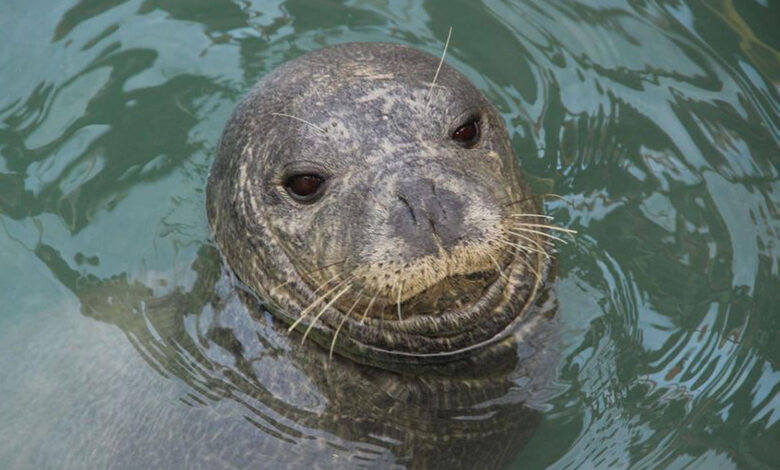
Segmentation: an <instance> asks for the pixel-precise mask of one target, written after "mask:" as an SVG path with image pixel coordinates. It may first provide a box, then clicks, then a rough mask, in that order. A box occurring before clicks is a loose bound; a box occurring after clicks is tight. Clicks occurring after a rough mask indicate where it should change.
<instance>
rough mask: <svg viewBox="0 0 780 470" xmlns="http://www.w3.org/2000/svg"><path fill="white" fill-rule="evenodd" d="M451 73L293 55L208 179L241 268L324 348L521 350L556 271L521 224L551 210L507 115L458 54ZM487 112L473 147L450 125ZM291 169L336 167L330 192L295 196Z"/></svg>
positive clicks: (384, 363)
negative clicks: (534, 193)
mask: <svg viewBox="0 0 780 470" xmlns="http://www.w3.org/2000/svg"><path fill="white" fill-rule="evenodd" d="M438 66H439V60H438V59H437V58H434V57H432V56H430V55H428V54H425V53H422V52H419V51H416V50H414V49H412V48H409V47H405V46H401V45H394V44H384V43H354V44H343V45H339V46H334V47H329V48H325V49H321V50H318V51H315V52H312V53H309V54H306V55H304V56H302V57H299V58H298V59H295V60H293V61H290V62H288V63H286V64H285V65H283V66H282V67H280V68H278V69H277V70H275V71H274V72H272V73H270V74H269V75H268V76H266V77H265V78H264V79H263V80H261V81H260V82H259V83H258V84H257V85H256V86H255V87H254V88H253V89H252V91H251V92H250V93H249V94H248V96H247V97H246V98H245V99H244V100H243V101H242V102H241V103H240V104H239V106H238V107H237V108H236V110H235V112H234V113H233V115H232V117H231V118H230V121H229V122H228V124H227V126H226V128H225V131H224V134H223V136H222V139H221V143H220V147H219V154H218V157H217V159H216V161H215V163H214V166H213V168H212V171H211V175H210V177H209V183H208V191H207V203H208V217H209V221H210V224H211V227H212V230H213V235H214V238H215V240H216V242H217V244H218V246H219V248H220V250H221V252H222V254H223V256H224V258H225V259H226V261H227V263H228V264H229V266H230V267H231V268H232V270H233V272H234V273H235V275H236V276H237V277H238V278H239V279H240V280H241V281H242V282H243V283H244V284H245V285H246V286H248V287H249V289H251V290H252V291H254V292H256V293H257V294H259V295H260V297H262V298H263V299H265V300H266V301H268V302H269V303H270V304H271V307H272V310H273V311H274V313H275V314H276V315H278V316H279V317H280V318H282V319H283V320H284V321H285V322H287V323H288V324H291V325H293V326H296V327H297V328H298V329H299V330H300V331H303V332H307V333H310V334H309V337H310V338H312V339H313V340H315V341H316V342H318V343H320V344H321V345H322V346H324V347H326V348H328V347H333V346H335V351H336V353H338V354H341V355H344V356H346V357H349V358H351V359H353V360H356V361H360V362H363V363H367V364H373V365H378V366H381V367H385V368H390V369H397V370H410V368H411V367H413V366H428V365H434V364H438V365H442V364H447V365H452V364H453V363H457V362H458V361H462V360H473V359H474V357H479V356H480V355H481V354H483V353H485V351H487V350H489V349H491V348H493V347H494V346H495V345H497V344H503V345H505V346H509V347H511V343H512V342H514V341H516V340H517V339H518V338H519V337H522V336H523V335H526V334H527V333H528V331H529V330H530V329H532V328H533V326H532V324H533V322H535V321H537V320H538V318H537V317H536V316H535V315H532V314H529V313H528V312H529V307H530V306H532V305H533V304H534V303H535V302H536V300H537V299H538V298H539V296H540V293H541V292H542V291H543V281H544V279H545V278H546V275H547V271H548V264H547V263H548V259H549V257H548V256H547V255H546V253H542V252H540V251H544V250H538V247H543V246H545V244H544V239H543V238H542V237H541V235H536V234H533V233H526V235H525V237H524V238H523V237H519V236H517V235H516V234H513V233H512V230H513V225H512V224H513V223H515V222H517V221H518V219H516V218H512V217H515V216H516V214H538V213H539V210H540V208H539V205H538V202H537V200H536V199H535V198H532V197H530V193H529V190H528V188H527V186H526V184H525V182H524V180H523V177H522V174H521V171H520V168H519V164H518V160H517V158H516V156H515V155H514V152H513V151H512V148H511V145H510V142H509V139H508V136H507V132H506V129H505V126H504V123H503V120H502V118H501V116H500V115H499V114H498V112H497V111H496V110H495V109H494V108H493V106H492V105H491V104H490V103H489V102H488V101H487V99H486V98H485V97H484V96H483V95H482V94H481V93H480V92H479V90H477V88H476V87H474V85H473V84H471V83H470V82H469V80H468V79H466V78H465V77H464V76H463V75H462V74H460V73H459V72H457V71H456V70H455V69H453V68H452V67H449V66H447V65H446V64H444V66H443V67H442V69H441V71H440V73H439V75H438V77H437V80H436V83H435V84H434V83H432V79H433V77H434V75H435V73H436V70H437V67H438ZM475 118H476V119H478V120H479V127H480V137H479V141H478V143H477V144H476V145H475V146H474V147H472V148H464V147H463V146H461V145H459V144H458V143H457V142H454V141H453V139H452V137H451V135H452V133H453V131H454V130H455V129H457V128H458V127H459V126H462V125H463V124H464V123H466V122H468V121H469V120H473V119H475ZM295 172H314V173H317V174H320V175H323V176H325V177H326V181H325V183H324V184H325V189H324V194H323V196H322V197H321V199H320V200H318V201H316V202H314V203H312V204H304V203H300V202H298V201H296V200H295V199H294V198H293V197H291V196H290V195H289V194H288V192H287V191H286V189H285V181H286V178H287V177H288V176H289V175H290V174H293V173H295ZM526 220H530V221H532V222H537V223H538V222H539V219H533V218H531V219H526ZM396 313H397V315H396ZM337 331H338V332H339V336H338V337H337V338H336V340H335V341H334V339H333V337H334V334H335V333H336V332H337Z"/></svg>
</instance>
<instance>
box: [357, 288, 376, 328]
mask: <svg viewBox="0 0 780 470" xmlns="http://www.w3.org/2000/svg"><path fill="white" fill-rule="evenodd" d="M378 296H379V292H377V293H376V294H374V297H372V298H371V301H370V302H369V303H368V307H366V311H365V312H363V316H362V317H360V323H363V322H364V321H366V317H367V316H368V311H369V310H371V306H372V305H374V301H375V300H376V298H377V297H378Z"/></svg>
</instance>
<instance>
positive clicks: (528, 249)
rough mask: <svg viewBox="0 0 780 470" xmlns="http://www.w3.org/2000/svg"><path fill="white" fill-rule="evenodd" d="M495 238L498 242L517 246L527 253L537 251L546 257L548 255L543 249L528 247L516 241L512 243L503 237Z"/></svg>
mask: <svg viewBox="0 0 780 470" xmlns="http://www.w3.org/2000/svg"><path fill="white" fill-rule="evenodd" d="M496 240H497V241H499V242H500V243H504V244H506V245H509V246H513V247H515V248H519V249H520V250H522V251H524V252H526V253H529V254H530V253H539V254H541V255H545V256H547V257H549V256H550V255H548V254H547V252H545V251H541V250H537V249H536V248H529V247H527V246H523V245H520V244H517V243H512V242H510V241H508V240H505V239H503V238H497V239H496Z"/></svg>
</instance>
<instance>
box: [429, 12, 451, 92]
mask: <svg viewBox="0 0 780 470" xmlns="http://www.w3.org/2000/svg"><path fill="white" fill-rule="evenodd" d="M450 37H452V26H450V29H449V31H447V40H446V41H445V42H444V51H443V52H442V53H441V60H439V66H438V67H436V73H435V74H434V75H433V81H432V82H431V87H430V88H428V94H427V95H425V101H426V102H428V101H430V99H431V93H433V87H434V85H436V79H437V78H439V72H441V67H442V65H444V56H446V55H447V48H448V47H449V46H450Z"/></svg>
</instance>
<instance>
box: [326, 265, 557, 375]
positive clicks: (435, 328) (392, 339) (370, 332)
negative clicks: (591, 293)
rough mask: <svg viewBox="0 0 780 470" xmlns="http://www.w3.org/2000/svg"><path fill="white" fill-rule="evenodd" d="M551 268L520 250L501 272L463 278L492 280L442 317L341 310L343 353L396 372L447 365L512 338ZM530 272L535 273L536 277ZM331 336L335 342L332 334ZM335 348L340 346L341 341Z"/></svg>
mask: <svg viewBox="0 0 780 470" xmlns="http://www.w3.org/2000/svg"><path fill="white" fill-rule="evenodd" d="M548 269H549V265H548V263H547V257H546V256H544V255H543V254H541V253H539V254H533V255H529V256H526V254H524V253H519V252H516V251H515V252H513V253H512V255H511V257H510V259H509V260H508V262H507V263H506V264H504V265H503V266H501V272H499V270H498V267H497V268H496V269H495V270H493V271H489V270H482V271H476V272H473V273H469V274H464V275H459V276H457V277H462V278H464V279H469V278H475V279H479V280H480V281H482V282H485V281H487V284H485V286H484V288H483V289H482V290H481V292H480V295H478V296H477V298H476V299H475V300H474V301H472V302H470V303H469V304H464V305H463V306H462V307H461V308H457V307H455V308H450V309H447V310H445V311H443V312H438V313H437V312H433V311H430V310H426V309H422V308H421V309H419V311H417V312H415V313H416V314H415V315H408V316H404V317H402V318H400V319H399V317H398V315H397V309H398V306H397V305H395V306H392V305H390V306H385V308H384V310H383V315H382V316H381V317H366V316H362V317H360V318H358V316H357V315H354V314H345V313H344V312H342V311H340V310H337V312H338V317H340V320H339V321H338V322H337V323H338V324H340V325H341V327H340V328H339V329H340V330H343V331H342V333H341V336H340V337H339V353H340V354H343V355H346V356H348V357H351V358H352V359H353V360H356V361H358V362H363V363H368V364H374V365H377V364H383V367H386V368H394V367H395V366H396V365H399V364H407V363H408V362H409V361H412V362H415V361H424V362H427V361H429V360H433V361H437V360H441V361H445V362H446V361H450V360H453V359H454V358H456V357H460V356H461V355H463V354H467V353H468V351H471V350H474V349H478V348H481V347H483V346H486V345H487V344H492V343H495V342H498V341H500V340H502V339H504V338H506V337H507V336H508V335H510V334H511V331H512V330H513V328H514V326H515V325H517V324H519V323H521V322H523V321H525V320H526V318H525V317H526V315H525V312H526V310H527V309H529V308H530V307H531V305H532V304H534V302H533V301H532V300H533V299H535V298H536V297H537V295H538V293H539V291H540V289H541V288H542V285H543V281H542V280H543V279H544V278H545V276H546V275H547V272H548ZM529 271H534V272H533V275H529ZM453 277H456V276H452V277H450V278H445V279H443V280H442V281H440V282H439V283H437V284H436V286H438V285H439V284H442V285H446V283H447V282H452V278H453ZM420 295H425V293H421V294H420ZM415 297H416V296H415ZM414 301H415V298H410V299H407V301H406V302H407V303H409V306H408V307H409V308H413V304H412V303H413V302H414ZM401 306H402V307H404V306H405V305H404V303H402V305H401ZM392 307H395V310H393V308H392ZM410 312H411V311H410ZM328 336H329V337H331V338H332V334H330V335H328ZM337 336H338V335H337ZM330 345H331V346H334V345H335V341H332V342H331V343H330Z"/></svg>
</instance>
